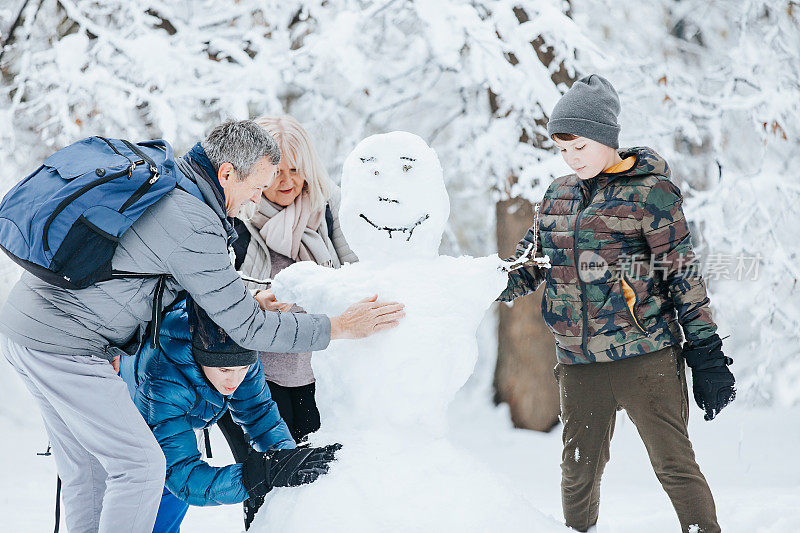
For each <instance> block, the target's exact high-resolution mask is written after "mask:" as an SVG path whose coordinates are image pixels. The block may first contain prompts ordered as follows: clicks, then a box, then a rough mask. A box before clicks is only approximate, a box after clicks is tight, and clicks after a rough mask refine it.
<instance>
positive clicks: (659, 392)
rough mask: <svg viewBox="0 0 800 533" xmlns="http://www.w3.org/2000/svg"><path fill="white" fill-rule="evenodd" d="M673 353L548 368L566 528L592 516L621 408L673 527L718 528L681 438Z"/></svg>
mask: <svg viewBox="0 0 800 533" xmlns="http://www.w3.org/2000/svg"><path fill="white" fill-rule="evenodd" d="M678 354H679V349H678V348H677V347H667V348H664V349H662V350H658V351H655V352H653V353H649V354H646V355H639V356H636V357H631V358H630V359H623V360H619V361H612V362H610V363H591V364H582V365H580V364H579V365H564V364H560V363H559V364H558V365H557V366H556V368H555V374H556V379H557V380H558V383H559V390H560V393H561V419H562V421H563V423H564V433H563V437H562V438H563V441H564V453H563V455H562V459H561V474H562V475H561V499H562V505H563V507H564V518H565V519H566V523H567V526H569V527H572V528H575V529H577V530H578V531H586V530H587V529H588V528H589V527H591V526H592V525H594V524H595V523H596V522H597V514H598V510H599V506H600V478H601V476H602V475H603V468H604V467H605V465H606V463H607V462H608V459H609V446H610V444H611V437H612V436H613V434H614V419H615V416H616V412H617V410H618V409H620V408H622V409H625V411H626V412H627V413H628V416H629V417H630V419H631V420H632V421H633V423H634V424H635V425H636V429H637V430H638V431H639V436H640V437H641V438H642V441H643V442H644V445H645V447H646V448H647V453H648V455H649V456H650V463H651V464H652V465H653V469H654V470H655V473H656V476H657V477H658V480H659V481H660V482H661V486H662V487H664V490H665V491H666V493H667V495H668V496H669V498H670V500H672V505H673V506H674V507H675V511H676V512H677V513H678V519H679V520H680V523H681V530H682V531H683V532H684V533H686V532H688V531H692V532H694V531H701V532H704V533H717V532H719V531H720V528H719V525H718V524H717V515H716V509H715V507H714V498H713V497H712V495H711V490H710V489H709V488H708V483H706V480H705V478H704V477H703V474H702V473H701V472H700V468H699V467H698V466H697V462H695V459H694V451H693V450H692V443H691V442H690V441H689V434H688V432H687V423H688V419H689V396H688V391H687V388H686V372H685V366H684V362H683V359H681V358H680V356H679V355H678ZM693 525H696V526H699V529H698V528H697V527H695V528H691V526H693Z"/></svg>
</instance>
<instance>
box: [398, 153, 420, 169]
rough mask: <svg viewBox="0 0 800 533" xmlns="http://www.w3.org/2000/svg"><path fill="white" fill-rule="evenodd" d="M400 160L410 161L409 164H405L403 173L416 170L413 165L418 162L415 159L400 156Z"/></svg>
mask: <svg viewBox="0 0 800 533" xmlns="http://www.w3.org/2000/svg"><path fill="white" fill-rule="evenodd" d="M400 160H401V161H408V163H404V164H403V172H408V171H409V170H411V169H412V168H414V166H413V165H412V164H411V163H413V162H414V161H416V159H415V158H413V157H408V156H405V155H403V156H400Z"/></svg>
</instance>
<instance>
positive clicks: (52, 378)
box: [0, 335, 166, 533]
mask: <svg viewBox="0 0 800 533" xmlns="http://www.w3.org/2000/svg"><path fill="white" fill-rule="evenodd" d="M0 351H2V352H3V353H4V354H5V356H6V359H8V361H9V362H10V363H11V364H12V365H13V366H14V368H15V369H16V370H17V372H18V373H19V374H20V376H21V377H22V380H23V381H24V382H25V385H26V386H27V387H28V390H30V391H31V394H33V397H34V398H36V401H37V402H38V404H39V409H41V411H42V418H43V419H44V425H45V428H46V429H47V434H48V436H49V437H50V443H51V445H52V447H53V457H54V458H55V461H56V466H57V468H58V475H59V476H60V477H61V492H62V501H63V504H64V519H65V522H66V525H67V528H68V530H69V532H70V533H89V532H92V533H94V532H103V533H105V532H109V533H111V532H113V533H121V532H131V533H150V532H152V530H153V524H154V523H155V519H156V512H157V511H158V504H159V502H160V500H161V492H162V490H163V488H164V475H165V472H166V461H165V460H164V454H163V453H162V451H161V447H160V446H159V445H158V442H157V441H156V439H155V437H153V433H152V432H151V431H150V428H149V427H148V426H147V424H146V423H145V421H144V420H143V419H142V417H141V415H140V414H139V411H138V410H137V409H136V406H135V405H134V404H133V401H131V397H130V394H129V393H128V389H127V387H126V386H125V382H123V381H122V379H120V377H119V376H118V375H117V374H116V372H114V369H113V367H112V366H111V364H110V363H109V362H108V361H106V360H105V359H101V358H99V357H95V356H89V355H86V356H76V355H60V354H54V353H47V352H40V351H38V350H31V349H29V348H26V347H24V346H21V345H19V344H17V343H15V342H14V341H11V340H9V339H8V338H6V337H5V336H4V335H0Z"/></svg>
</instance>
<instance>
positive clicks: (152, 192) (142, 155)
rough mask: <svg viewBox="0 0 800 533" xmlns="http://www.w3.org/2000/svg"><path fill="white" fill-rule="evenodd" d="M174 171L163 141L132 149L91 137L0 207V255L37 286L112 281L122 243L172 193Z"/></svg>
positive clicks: (58, 156)
mask: <svg viewBox="0 0 800 533" xmlns="http://www.w3.org/2000/svg"><path fill="white" fill-rule="evenodd" d="M177 182H178V170H177V169H176V167H175V157H174V154H173V151H172V147H171V146H170V145H169V143H167V142H166V141H163V140H155V141H146V142H141V143H138V144H133V143H131V142H129V141H126V140H124V139H106V138H104V137H89V138H88V139H83V140H82V141H78V142H76V143H73V144H71V145H69V146H67V147H66V148H62V149H61V150H59V151H57V152H56V153H54V154H52V155H51V156H50V157H48V158H47V159H45V161H44V163H43V164H42V165H41V166H40V167H39V168H38V169H36V171H35V172H33V173H32V174H31V175H29V176H28V177H27V178H25V179H24V180H22V181H21V182H19V183H18V184H17V185H16V186H15V187H14V188H13V189H11V190H10V191H9V192H8V193H7V194H6V195H5V197H4V198H3V201H2V203H0V247H2V249H3V251H4V252H6V253H7V254H8V255H9V256H10V257H11V259H12V260H14V261H15V262H16V263H18V264H19V265H20V266H22V267H23V268H25V269H26V270H28V271H29V272H31V273H33V274H34V275H36V276H37V277H39V278H41V279H42V280H44V281H46V282H48V283H51V284H53V285H57V286H59V287H62V288H65V289H83V288H86V287H88V286H89V285H91V284H93V283H97V282H99V281H105V280H109V279H112V278H114V277H130V276H136V277H140V276H151V275H149V274H134V273H128V272H117V271H113V270H112V268H111V258H112V257H113V255H114V250H116V247H117V244H118V243H119V239H120V237H121V236H122V234H123V233H125V231H127V230H128V228H130V227H131V225H132V224H133V223H134V222H135V221H136V219H138V218H139V217H140V216H141V215H142V213H144V211H145V210H146V209H147V208H148V207H150V206H151V205H153V204H154V203H155V202H157V201H158V200H160V199H161V198H162V197H163V196H164V195H165V194H167V193H168V192H169V191H171V190H172V189H174V188H175V186H176V185H177Z"/></svg>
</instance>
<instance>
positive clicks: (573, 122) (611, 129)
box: [547, 74, 620, 148]
mask: <svg viewBox="0 0 800 533" xmlns="http://www.w3.org/2000/svg"><path fill="white" fill-rule="evenodd" d="M619 111H620V106H619V96H618V95H617V91H616V90H615V89H614V86H613V85H611V83H610V82H609V81H608V80H607V79H605V78H604V77H602V76H598V75H597V74H590V75H588V76H585V77H583V78H581V79H579V80H578V81H576V82H575V83H573V84H572V87H570V89H569V90H568V91H567V92H565V93H564V95H563V96H562V97H561V99H560V100H559V101H558V102H557V103H556V105H555V107H554V108H553V112H552V113H550V121H549V122H548V123H547V133H548V134H549V135H550V136H551V137H552V136H553V135H554V134H556V133H571V134H572V135H577V136H579V137H586V138H587V139H592V140H593V141H597V142H599V143H601V144H605V145H606V146H610V147H611V148H619V140H618V139H619V124H617V116H618V115H619Z"/></svg>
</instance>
